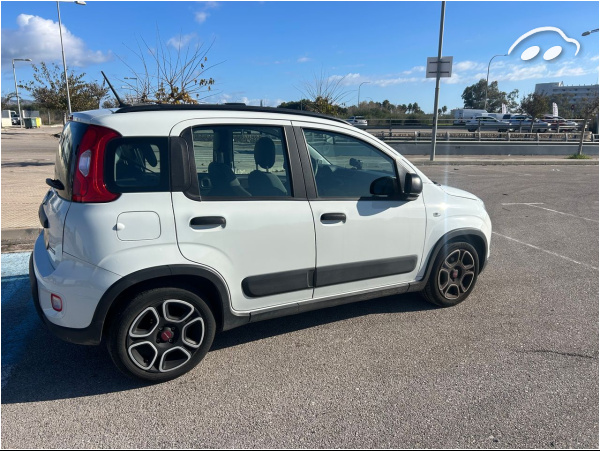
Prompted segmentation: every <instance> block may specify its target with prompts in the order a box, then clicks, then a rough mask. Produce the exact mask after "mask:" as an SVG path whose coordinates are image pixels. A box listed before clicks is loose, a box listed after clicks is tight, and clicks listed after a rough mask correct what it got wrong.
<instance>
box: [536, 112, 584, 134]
mask: <svg viewBox="0 0 600 451" xmlns="http://www.w3.org/2000/svg"><path fill="white" fill-rule="evenodd" d="M544 120H545V121H546V122H548V123H549V124H550V128H551V129H552V130H555V131H558V130H559V127H560V131H575V130H577V129H578V128H579V125H577V122H574V121H570V120H568V119H565V118H563V117H560V116H552V115H551V114H547V115H546V116H544Z"/></svg>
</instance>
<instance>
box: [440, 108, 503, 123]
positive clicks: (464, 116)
mask: <svg viewBox="0 0 600 451" xmlns="http://www.w3.org/2000/svg"><path fill="white" fill-rule="evenodd" d="M450 114H451V115H452V117H453V118H454V122H453V124H454V125H464V124H465V123H466V122H467V121H468V120H470V119H475V118H476V117H480V116H487V115H488V112H487V111H485V110H477V109H473V108H456V109H454V110H452V111H450ZM498 119H500V118H498Z"/></svg>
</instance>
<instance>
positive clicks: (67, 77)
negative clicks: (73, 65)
mask: <svg viewBox="0 0 600 451" xmlns="http://www.w3.org/2000/svg"><path fill="white" fill-rule="evenodd" d="M59 3H60V1H57V2H56V10H57V11H58V31H59V32H60V49H61V50H62V60H63V68H64V70H65V85H66V87H67V104H68V106H69V116H70V115H71V113H72V111H71V96H70V94H69V76H68V75H67V61H66V59H65V46H64V45H63V37H62V22H61V20H60V6H59ZM73 3H75V4H77V5H85V2H84V1H79V0H78V1H75V2H73Z"/></svg>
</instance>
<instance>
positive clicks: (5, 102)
mask: <svg viewBox="0 0 600 451" xmlns="http://www.w3.org/2000/svg"><path fill="white" fill-rule="evenodd" d="M16 98H17V93H16V92H15V91H12V92H8V93H6V94H5V95H3V96H2V101H1V103H2V106H1V108H2V109H3V110H8V109H9V105H10V103H11V102H12V101H13V99H16ZM15 101H16V100H15ZM10 106H12V105H10Z"/></svg>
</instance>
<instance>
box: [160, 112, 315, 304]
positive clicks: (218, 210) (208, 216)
mask: <svg viewBox="0 0 600 451" xmlns="http://www.w3.org/2000/svg"><path fill="white" fill-rule="evenodd" d="M171 136H172V140H173V142H180V143H184V144H185V147H186V149H187V150H186V152H187V155H188V156H189V157H190V159H191V161H190V167H191V168H192V169H191V171H192V172H193V173H192V174H191V186H190V187H189V188H186V189H181V190H179V191H178V190H175V189H174V190H173V193H172V198H173V212H174V215H175V223H176V229H177V240H178V245H179V249H180V251H181V253H182V255H183V256H184V257H185V258H186V259H188V260H190V261H193V262H196V263H197V264H200V265H205V266H208V267H210V268H212V269H213V270H214V271H216V272H218V273H219V274H220V275H221V276H222V277H223V279H224V280H225V281H226V283H227V285H228V288H229V291H230V297H231V307H232V308H233V310H234V311H237V312H250V311H256V310H260V309H268V308H271V307H277V306H284V305H292V306H293V305H294V304H295V303H296V302H298V301H302V300H309V299H311V298H312V295H313V287H312V277H313V273H314V267H315V231H314V225H313V216H312V212H311V209H310V205H309V203H308V200H307V197H306V191H305V188H304V182H303V178H302V170H301V166H300V160H299V156H298V151H297V148H296V143H295V140H294V137H293V136H294V135H293V130H292V128H291V124H290V122H289V121H281V120H262V121H261V120H258V121H257V120H254V119H253V120H248V119H210V120H208V119H207V120H202V119H198V120H189V121H185V122H182V123H179V124H177V125H176V126H175V127H174V128H173V130H172V132H171ZM273 149H274V150H273ZM273 152H274V154H273ZM269 155H270V156H269ZM261 165H262V166H261Z"/></svg>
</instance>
